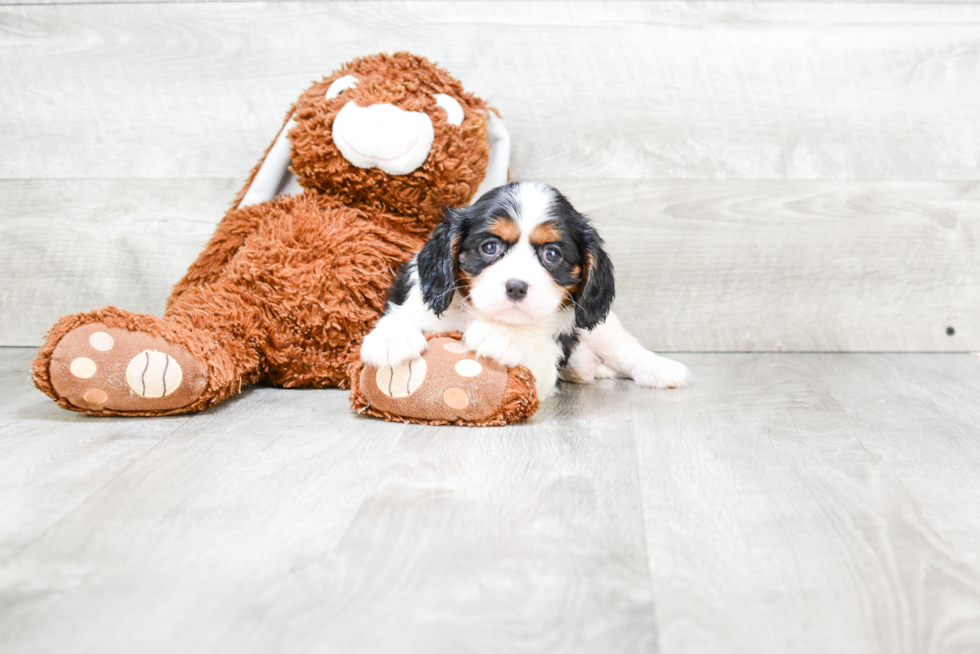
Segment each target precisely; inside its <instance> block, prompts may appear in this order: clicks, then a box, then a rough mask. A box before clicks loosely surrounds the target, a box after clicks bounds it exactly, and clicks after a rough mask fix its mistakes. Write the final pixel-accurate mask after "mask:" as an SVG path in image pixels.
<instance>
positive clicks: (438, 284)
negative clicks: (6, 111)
mask: <svg viewBox="0 0 980 654" xmlns="http://www.w3.org/2000/svg"><path fill="white" fill-rule="evenodd" d="M465 216H466V209H453V208H449V209H446V213H445V217H444V218H443V219H442V222H441V223H439V224H438V225H436V228H435V229H434V230H433V231H432V235H431V236H429V240H428V241H426V242H425V245H424V246H423V247H422V250H421V251H420V252H419V254H418V258H417V259H416V267H417V269H418V273H419V287H420V288H421V289H422V299H423V300H425V303H426V304H427V305H429V308H430V309H432V310H433V311H434V312H435V314H436V315H437V316H441V315H442V314H443V313H444V312H445V311H446V309H448V308H449V305H450V304H451V303H452V301H453V293H455V292H456V271H457V270H458V269H459V243H460V239H462V236H463V220H464V218H465Z"/></svg>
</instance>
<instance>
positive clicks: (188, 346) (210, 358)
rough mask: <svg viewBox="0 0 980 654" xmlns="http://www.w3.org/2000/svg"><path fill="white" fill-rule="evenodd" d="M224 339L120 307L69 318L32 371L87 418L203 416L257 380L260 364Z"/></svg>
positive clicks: (68, 406)
mask: <svg viewBox="0 0 980 654" xmlns="http://www.w3.org/2000/svg"><path fill="white" fill-rule="evenodd" d="M216 331H219V333H220V330H216ZM218 336H219V335H218V334H217V333H213V332H212V333H208V332H207V331H206V330H202V329H200V328H198V327H197V326H195V325H193V324H192V323H190V322H188V321H186V320H183V321H182V320H176V319H172V318H171V319H168V318H156V317H154V316H148V315H141V314H134V313H130V312H128V311H123V310H121V309H116V308H115V307H109V308H107V309H100V310H98V311H91V312H88V313H83V314H76V315H72V316H65V317H64V318H62V319H61V320H60V321H58V323H57V324H55V326H54V327H53V328H52V329H51V331H50V332H48V335H47V339H46V341H45V343H44V345H43V346H42V347H41V350H40V352H39V353H38V356H37V358H36V359H35V360H34V363H33V364H32V372H33V377H34V384H35V385H36V386H37V387H38V388H39V389H41V390H42V391H44V392H45V393H47V394H48V395H49V396H51V397H52V398H54V400H55V401H57V402H58V404H59V405H60V406H62V407H63V408H66V409H72V410H74V411H80V412H82V413H89V414H95V415H167V414H174V413H186V412H189V411H197V410H200V409H203V408H205V407H207V406H210V405H212V404H215V403H216V402H219V401H221V400H222V399H225V398H226V397H228V396H229V395H231V394H232V393H234V392H237V391H238V390H239V389H240V388H241V385H242V384H243V383H248V381H249V379H248V377H253V378H254V377H255V376H257V373H255V372H254V371H255V370H257V368H258V366H257V357H255V356H254V355H253V356H251V357H250V356H248V354H247V352H246V351H245V350H244V349H243V348H241V347H238V348H236V347H228V346H227V345H225V344H222V343H220V342H219V337H218ZM236 349H237V350H241V351H240V352H236ZM249 359H252V360H253V361H252V362H251V364H250V362H249ZM250 368H251V369H252V372H251V374H250V370H249V369H250Z"/></svg>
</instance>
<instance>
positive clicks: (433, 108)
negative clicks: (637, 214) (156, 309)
mask: <svg viewBox="0 0 980 654" xmlns="http://www.w3.org/2000/svg"><path fill="white" fill-rule="evenodd" d="M491 146H493V147H491ZM508 158H509V141H508V140H507V136H506V131H505V130H504V129H503V126H502V125H501V124H500V121H499V119H498V118H497V117H496V115H495V114H494V113H493V112H492V111H491V110H490V109H488V107H487V106H486V104H485V103H484V102H483V101H482V100H480V99H478V98H476V97H474V96H473V95H471V94H469V93H467V92H466V91H465V90H464V89H463V87H462V85H461V84H460V83H459V82H458V81H456V80H455V79H453V78H452V77H450V76H449V75H448V74H447V73H446V72H444V71H443V70H441V69H439V68H437V67H436V66H434V65H432V64H431V63H429V62H428V61H426V60H425V59H424V58H422V57H418V56H415V55H411V54H407V53H398V54H395V55H391V56H388V55H376V56H371V57H364V58H361V59H357V60H355V61H353V62H351V63H349V64H347V65H345V66H344V67H343V68H342V69H341V70H339V71H337V72H335V73H334V74H333V75H331V76H330V77H328V78H325V79H324V80H323V81H322V82H319V83H316V84H314V85H313V86H312V87H311V88H310V89H308V90H307V91H306V92H305V93H303V95H302V96H301V97H300V98H299V100H298V101H297V102H296V104H295V105H294V106H293V108H292V110H291V111H290V112H289V114H288V116H287V120H286V124H285V125H284V127H283V128H282V130H281V132H280V134H279V136H278V138H277V139H276V140H275V141H274V142H273V144H272V145H271V146H270V147H269V149H268V150H267V151H266V153H265V155H264V156H263V159H262V160H261V161H260V162H259V165H257V166H256V167H255V169H254V170H253V171H252V173H251V175H250V178H249V180H248V182H247V184H246V185H245V188H244V189H242V191H241V192H240V193H239V194H238V197H237V198H236V200H235V202H234V204H233V208H232V209H231V210H229V211H228V213H227V214H226V215H225V217H224V218H223V219H222V221H221V222H220V223H219V224H218V227H217V230H216V231H215V234H214V235H213V236H212V238H211V240H210V242H209V243H208V245H207V247H206V248H205V249H204V251H203V252H202V253H201V254H200V256H199V257H198V259H197V261H196V262H194V264H193V265H192V266H191V268H190V270H188V272H187V274H186V276H185V277H184V279H183V280H181V281H180V282H179V283H178V284H177V285H176V287H174V290H173V293H172V295H171V296H170V299H169V300H168V301H167V308H166V312H165V313H164V314H163V317H162V318H157V317H154V316H151V315H140V314H134V313H130V312H128V311H125V310H122V309H117V308H115V307H108V308H105V309H99V310H96V311H90V312H88V313H81V314H76V315H71V316H65V317H64V318H62V319H61V320H60V321H58V323H57V324H55V325H54V327H53V328H52V329H51V331H50V332H48V335H47V338H46V341H45V343H44V345H43V346H42V347H41V350H40V352H39V353H38V356H37V358H36V359H35V361H34V363H33V377H34V383H35V385H36V386H37V387H38V388H39V389H41V390H42V391H44V392H45V393H47V394H48V395H50V396H51V397H52V398H54V399H55V400H56V401H57V402H58V404H59V405H60V406H62V407H64V408H66V409H72V410H74V411H80V412H83V413H89V414H94V415H103V416H108V415H131V416H132V415H142V416H149V415H168V414H175V413H186V412H190V411H197V410H200V409H204V408H206V407H209V406H212V405H214V404H217V403H218V402H221V401H222V400H224V399H226V398H228V397H229V396H231V395H232V394H235V393H238V392H240V391H241V389H242V387H243V386H246V385H248V384H252V383H255V382H259V381H267V382H269V383H272V384H275V385H277V386H284V387H289V388H301V387H327V386H337V387H341V388H349V387H350V385H351V380H350V379H349V377H348V375H349V374H353V375H354V377H355V378H354V379H353V384H354V386H355V387H357V390H356V392H355V393H354V395H353V397H352V402H353V404H354V406H355V408H357V409H358V410H360V411H363V412H366V413H369V414H372V415H378V416H382V417H385V418H388V419H398V420H408V421H413V422H430V423H434V424H447V423H455V424H505V423H507V422H512V421H515V420H521V419H524V418H527V417H528V416H530V415H531V414H533V413H534V411H535V410H536V408H537V399H536V397H535V391H534V382H533V377H531V375H530V373H528V372H527V371H526V370H523V369H511V370H508V369H505V368H501V367H500V366H497V365H496V364H493V363H492V362H489V361H484V360H482V359H481V360H480V361H479V362H476V360H475V356H474V355H467V357H464V356H463V352H461V351H456V350H453V351H450V349H446V347H445V345H446V344H447V343H448V342H449V341H444V340H440V341H439V346H438V347H431V348H430V349H429V352H427V353H426V355H425V357H424V358H423V361H427V364H426V370H425V372H424V375H423V377H420V376H419V365H418V364H416V370H415V377H414V378H413V379H412V382H411V384H412V385H411V388H408V387H406V388H408V390H407V391H402V390H400V389H398V388H396V385H395V384H394V383H392V382H391V379H393V378H394V379H395V382H397V381H399V380H400V375H401V374H402V373H401V372H400V371H391V370H388V371H387V372H385V371H381V372H380V373H379V372H378V371H376V370H374V371H372V370H370V369H369V370H362V367H361V365H360V363H359V359H358V351H359V347H360V343H361V339H362V338H363V336H364V335H365V334H366V333H367V332H368V331H370V329H371V327H372V326H373V324H374V322H375V321H376V320H377V319H378V317H379V316H380V315H381V314H382V312H383V311H384V306H385V292H386V290H387V288H388V286H389V285H390V283H391V281H392V279H393V277H394V274H395V273H396V272H397V270H398V268H399V267H400V266H401V265H402V264H403V263H404V262H406V261H407V260H409V259H410V258H411V257H412V255H413V254H414V253H415V252H416V251H417V250H419V249H420V248H421V247H422V245H423V243H424V242H425V238H426V236H427V235H428V233H429V232H430V231H431V230H432V229H433V227H434V226H435V225H436V224H437V223H438V222H439V220H440V218H441V213H442V210H443V209H444V208H445V207H448V206H458V205H463V204H466V203H468V202H470V201H471V200H472V199H474V197H476V196H477V195H478V194H479V193H482V192H483V191H485V190H488V189H489V188H492V187H494V186H497V185H499V184H502V183H505V182H506V170H507V159H508ZM452 342H454V343H457V345H456V346H451V347H455V348H457V350H458V349H459V348H461V347H462V346H461V345H460V344H459V343H458V341H452ZM462 349H463V350H465V347H462ZM450 354H451V355H452V356H453V357H455V358H456V359H461V358H467V359H468V360H472V361H473V363H472V364H464V365H463V366H462V367H459V366H455V363H453V362H448V360H447V359H446V356H447V355H450ZM450 363H452V365H450ZM474 365H475V366H477V367H478V368H479V372H474V371H476V370H477V368H476V367H473V366H474ZM467 366H469V367H467ZM457 368H459V369H460V370H463V371H464V372H466V373H467V374H469V373H473V374H471V375H470V376H468V377H467V376H466V375H462V376H461V375H460V373H459V371H458V370H457ZM386 374H387V381H386V378H385V375H386ZM372 375H373V376H372ZM461 379H462V380H463V381H461ZM363 380H369V383H367V384H365V383H362V381H363ZM382 387H383V388H382ZM365 391H366V392H365ZM416 393H418V394H417V395H416ZM372 398H373V399H372ZM375 404H376V405H377V406H375ZM420 407H421V408H420Z"/></svg>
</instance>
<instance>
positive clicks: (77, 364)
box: [71, 357, 98, 379]
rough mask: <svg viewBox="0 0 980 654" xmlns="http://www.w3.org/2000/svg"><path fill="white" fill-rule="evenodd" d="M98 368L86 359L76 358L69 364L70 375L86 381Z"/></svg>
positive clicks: (93, 362)
mask: <svg viewBox="0 0 980 654" xmlns="http://www.w3.org/2000/svg"><path fill="white" fill-rule="evenodd" d="M96 370H98V366H96V365H95V361H92V360H91V359H89V358H88V357H78V358H77V359H75V360H73V361H72V362H71V374H73V375H75V376H76V377H78V378H80V379H88V378H89V377H91V376H92V375H94V374H95V371H96Z"/></svg>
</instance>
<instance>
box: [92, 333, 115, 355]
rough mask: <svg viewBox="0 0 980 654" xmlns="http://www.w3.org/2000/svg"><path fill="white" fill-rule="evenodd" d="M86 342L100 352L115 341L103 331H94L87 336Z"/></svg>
mask: <svg viewBox="0 0 980 654" xmlns="http://www.w3.org/2000/svg"><path fill="white" fill-rule="evenodd" d="M88 342H89V345H91V346H92V347H94V348H95V349H96V350H99V351H100V352H108V351H109V350H111V349H112V346H113V345H114V344H115V341H113V340H112V336H109V334H107V333H105V332H94V333H93V334H92V335H91V336H89V337H88Z"/></svg>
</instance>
